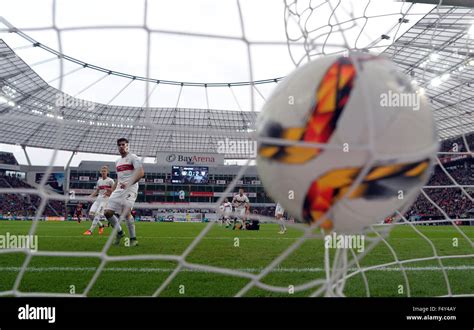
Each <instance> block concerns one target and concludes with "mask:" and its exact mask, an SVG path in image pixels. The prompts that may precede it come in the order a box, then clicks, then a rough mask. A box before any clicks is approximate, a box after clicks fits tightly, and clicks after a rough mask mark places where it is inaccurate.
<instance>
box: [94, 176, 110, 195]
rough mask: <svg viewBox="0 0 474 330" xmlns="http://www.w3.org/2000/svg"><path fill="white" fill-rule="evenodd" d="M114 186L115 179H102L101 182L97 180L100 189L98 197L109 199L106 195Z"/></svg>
mask: <svg viewBox="0 0 474 330" xmlns="http://www.w3.org/2000/svg"><path fill="white" fill-rule="evenodd" d="M113 186H114V179H112V178H109V177H107V178H105V179H102V178H100V179H99V180H97V184H96V186H95V187H96V189H99V195H98V198H105V197H107V196H106V195H105V193H106V191H107V189H112V187H113Z"/></svg>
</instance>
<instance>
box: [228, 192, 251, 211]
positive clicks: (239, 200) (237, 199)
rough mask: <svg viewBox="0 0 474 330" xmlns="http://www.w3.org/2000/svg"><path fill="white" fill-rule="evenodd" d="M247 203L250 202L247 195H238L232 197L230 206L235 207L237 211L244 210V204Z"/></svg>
mask: <svg viewBox="0 0 474 330" xmlns="http://www.w3.org/2000/svg"><path fill="white" fill-rule="evenodd" d="M248 203H250V201H249V198H248V197H247V195H245V194H244V195H242V196H240V194H237V195H235V196H234V199H233V200H232V204H234V205H236V208H237V209H243V208H245V204H248Z"/></svg>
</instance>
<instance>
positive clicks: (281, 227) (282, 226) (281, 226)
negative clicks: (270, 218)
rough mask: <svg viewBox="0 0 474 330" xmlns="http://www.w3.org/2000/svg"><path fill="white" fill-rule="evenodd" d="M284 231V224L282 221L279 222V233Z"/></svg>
mask: <svg viewBox="0 0 474 330" xmlns="http://www.w3.org/2000/svg"><path fill="white" fill-rule="evenodd" d="M285 230H286V226H285V222H284V221H283V219H281V220H280V231H285Z"/></svg>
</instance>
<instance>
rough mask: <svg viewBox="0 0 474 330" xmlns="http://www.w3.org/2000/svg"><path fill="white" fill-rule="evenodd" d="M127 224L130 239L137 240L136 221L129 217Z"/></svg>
mask: <svg viewBox="0 0 474 330" xmlns="http://www.w3.org/2000/svg"><path fill="white" fill-rule="evenodd" d="M126 222H127V227H128V234H129V235H130V239H136V234H135V219H134V218H133V217H127V219H126Z"/></svg>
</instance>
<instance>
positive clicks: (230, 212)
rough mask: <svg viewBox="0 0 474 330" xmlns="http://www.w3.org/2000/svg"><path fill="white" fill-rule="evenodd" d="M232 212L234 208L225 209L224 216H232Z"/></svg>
mask: <svg viewBox="0 0 474 330" xmlns="http://www.w3.org/2000/svg"><path fill="white" fill-rule="evenodd" d="M231 214H232V210H229V209H224V218H226V219H228V218H230V215H231Z"/></svg>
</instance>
